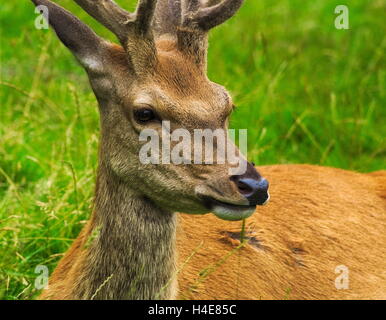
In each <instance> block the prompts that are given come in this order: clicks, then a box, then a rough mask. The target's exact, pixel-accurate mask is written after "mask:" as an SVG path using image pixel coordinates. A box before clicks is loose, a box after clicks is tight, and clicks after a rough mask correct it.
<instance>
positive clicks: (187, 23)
mask: <svg viewBox="0 0 386 320" xmlns="http://www.w3.org/2000/svg"><path fill="white" fill-rule="evenodd" d="M186 1H187V5H186V12H185V14H184V16H183V22H182V27H187V28H199V29H200V30H202V31H209V30H210V29H212V28H214V27H215V26H217V25H219V24H222V23H224V22H225V21H226V20H228V19H229V18H231V17H232V16H233V15H234V14H235V13H236V12H237V10H238V9H239V8H240V7H241V5H242V4H243V1H244V0H223V1H221V2H220V3H218V4H217V5H214V6H211V7H207V8H202V7H200V0H186Z"/></svg>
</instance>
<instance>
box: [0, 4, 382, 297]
mask: <svg viewBox="0 0 386 320" xmlns="http://www.w3.org/2000/svg"><path fill="white" fill-rule="evenodd" d="M58 2H60V3H61V4H62V5H63V6H65V7H66V8H68V9H70V10H71V11H72V12H74V13H76V14H77V15H78V16H79V17H81V18H82V20H84V21H86V22H87V23H88V24H89V25H91V26H92V27H93V28H94V29H95V30H96V31H97V32H98V33H99V34H100V35H102V36H104V37H106V38H110V39H113V38H112V37H111V35H110V34H109V32H108V31H106V30H105V29H103V28H102V27H101V26H99V25H98V24H97V23H96V22H95V21H94V20H92V19H91V18H90V17H88V16H87V15H86V14H85V13H83V12H81V10H80V9H79V8H77V7H76V6H75V5H74V4H73V2H72V1H69V0H62V1H58ZM118 2H119V3H120V4H122V5H125V7H126V8H128V9H132V8H133V5H134V2H135V1H124V0H122V1H118ZM127 2H129V4H127ZM246 2H247V3H246V5H245V6H244V7H243V8H242V10H241V12H240V14H239V15H238V17H237V18H235V19H233V20H231V21H229V22H228V23H227V24H225V25H223V26H221V27H220V28H218V29H216V30H214V31H213V32H212V33H211V37H210V52H209V75H210V77H211V79H212V80H214V81H217V82H219V83H222V84H224V85H226V86H227V88H228V89H229V90H230V91H231V92H232V93H233V96H234V100H235V101H236V103H237V105H238V108H237V109H236V111H235V114H234V115H233V117H232V123H231V125H232V127H234V128H247V129H248V141H249V148H248V157H249V159H250V160H253V161H254V162H256V163H257V164H260V165H262V164H273V163H313V164H320V165H327V166H334V167H339V168H344V169H350V170H358V171H361V172H369V171H374V170H379V169H385V163H386V161H385V160H386V159H385V158H386V143H385V139H384V137H385V136H386V125H385V119H386V108H385V107H386V103H385V95H386V77H385V74H386V71H385V60H384V58H385V57H384V52H385V49H386V37H385V33H384V15H382V14H381V12H384V11H385V9H386V8H385V2H384V1H382V0H367V1H366V0H362V1H353V0H350V1H349V0H347V1H346V2H345V4H346V5H348V7H349V10H350V29H349V30H337V29H335V27H334V19H335V15H334V8H335V7H336V6H337V5H339V4H341V2H340V1H337V0H336V1H334V0H323V1H322V0H319V1H300V0H280V1H270V0H248V1H246ZM35 17H36V15H35V14H34V9H33V6H32V4H31V3H30V2H29V1H23V2H22V3H17V4H16V1H6V2H4V3H3V4H2V6H1V11H0V19H1V20H0V21H1V53H0V55H1V78H0V90H1V91H0V92H1V93H0V97H1V98H0V101H1V105H0V299H31V298H34V297H35V296H36V294H37V290H36V289H34V281H35V278H36V277H37V276H38V275H37V274H35V273H34V270H35V267H36V266H37V265H47V266H48V267H49V269H50V271H52V270H53V268H54V267H55V265H56V263H57V261H58V260H59V259H60V257H61V255H62V253H63V252H64V251H65V250H66V249H67V248H68V247H69V245H70V244H71V241H72V239H73V238H75V237H76V236H77V234H78V232H79V231H80V229H81V228H82V226H83V225H84V223H85V220H86V219H87V217H88V215H89V211H90V206H91V204H92V196H93V186H94V180H95V170H96V164H97V158H96V155H97V148H98V134H99V120H98V114H97V108H96V99H95V98H94V96H93V94H92V92H91V89H90V87H89V84H88V80H87V77H86V75H85V72H84V71H83V70H82V69H81V68H80V67H79V66H78V65H77V63H76V62H75V60H74V58H73V57H72V56H71V54H70V53H69V52H68V51H67V50H66V49H65V48H64V46H63V45H61V44H60V43H59V41H58V40H57V39H56V37H55V35H54V34H53V32H52V30H36V29H35V27H34V19H35Z"/></svg>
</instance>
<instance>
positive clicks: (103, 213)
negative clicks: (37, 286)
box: [76, 164, 176, 299]
mask: <svg viewBox="0 0 386 320" xmlns="http://www.w3.org/2000/svg"><path fill="white" fill-rule="evenodd" d="M88 229H89V231H88V232H87V234H88V235H87V236H86V237H85V241H84V246H86V247H87V251H86V252H87V253H86V257H85V259H84V260H83V266H82V269H83V271H82V272H81V274H82V277H81V278H83V279H79V286H78V287H77V288H76V291H77V294H76V295H77V296H79V297H80V298H86V299H91V298H93V299H173V298H174V297H175V296H174V295H175V291H176V287H175V286H176V279H175V233H176V215H175V214H174V213H170V212H165V211H164V210H161V209H159V208H157V207H156V206H155V205H154V204H152V203H151V202H150V201H148V200H146V199H145V198H143V197H142V196H140V195H138V194H136V193H135V191H134V190H132V189H131V188H130V185H129V184H128V183H127V182H124V181H122V180H121V179H119V178H118V177H117V176H115V175H114V173H112V172H111V171H109V170H108V169H106V167H104V166H103V164H102V165H101V166H100V169H99V173H98V178H97V188H96V197H95V210H94V213H93V216H92V219H91V220H90V225H89V228H88Z"/></svg>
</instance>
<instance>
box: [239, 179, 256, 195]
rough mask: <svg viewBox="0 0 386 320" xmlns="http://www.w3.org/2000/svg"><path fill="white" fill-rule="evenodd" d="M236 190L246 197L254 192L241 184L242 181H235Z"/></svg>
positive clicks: (245, 184)
mask: <svg viewBox="0 0 386 320" xmlns="http://www.w3.org/2000/svg"><path fill="white" fill-rule="evenodd" d="M237 188H238V189H239V192H240V193H241V194H243V195H248V194H251V193H253V192H254V190H253V187H251V186H250V185H249V184H247V183H245V182H243V181H242V180H239V181H237Z"/></svg>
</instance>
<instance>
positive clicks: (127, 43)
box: [75, 0, 157, 73]
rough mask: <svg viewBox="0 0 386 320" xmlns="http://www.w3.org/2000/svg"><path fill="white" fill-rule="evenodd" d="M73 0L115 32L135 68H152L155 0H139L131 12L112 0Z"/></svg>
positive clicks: (139, 69)
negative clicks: (134, 9)
mask: <svg viewBox="0 0 386 320" xmlns="http://www.w3.org/2000/svg"><path fill="white" fill-rule="evenodd" d="M75 2H76V3H77V4H78V5H79V6H81V7H82V8H83V9H84V10H85V11H86V12H87V13H88V14H89V15H91V16H92V17H94V18H95V19H96V20H97V21H99V22H100V23H101V24H102V25H104V26H105V27H106V28H108V29H109V30H110V31H111V32H113V33H114V34H115V35H116V36H117V38H118V39H119V41H120V42H121V44H122V45H123V47H124V48H125V50H126V51H127V52H128V55H129V59H130V60H131V62H132V65H133V68H134V69H135V71H136V72H138V73H144V72H145V73H146V72H148V71H151V70H152V67H153V66H154V63H155V62H156V46H155V43H154V37H153V31H152V21H153V16H154V12H155V8H156V4H157V0H139V1H138V5H137V9H136V11H135V12H134V13H131V12H128V11H126V10H124V9H122V8H121V7H119V6H118V5H117V4H116V3H115V2H114V1H112V0H75ZM139 48H140V50H139Z"/></svg>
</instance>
